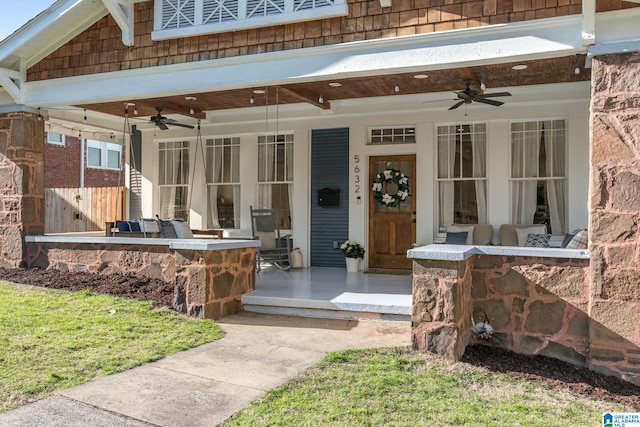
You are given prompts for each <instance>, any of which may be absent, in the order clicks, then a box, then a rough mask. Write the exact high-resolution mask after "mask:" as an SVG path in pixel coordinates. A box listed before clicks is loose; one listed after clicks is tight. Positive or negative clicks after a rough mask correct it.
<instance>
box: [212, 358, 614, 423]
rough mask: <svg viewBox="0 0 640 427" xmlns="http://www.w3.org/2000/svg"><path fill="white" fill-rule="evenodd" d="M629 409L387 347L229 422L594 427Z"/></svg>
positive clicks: (299, 383)
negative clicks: (611, 414) (604, 415)
mask: <svg viewBox="0 0 640 427" xmlns="http://www.w3.org/2000/svg"><path fill="white" fill-rule="evenodd" d="M623 409H624V408H621V407H619V406H616V405H612V404H608V403H603V402H598V401H594V400H588V399H581V398H576V397H575V396H573V395H569V394H568V393H564V392H561V391H558V390H550V389H549V388H547V387H545V386H543V385H537V384H532V383H529V382H527V381H525V380H515V379H513V378H509V377H506V376H504V375H499V374H495V373H492V372H490V371H488V370H485V369H482V368H477V367H474V366H470V365H466V364H462V363H452V362H447V361H444V360H442V359H438V358H436V357H433V356H428V355H423V354H417V353H415V352H411V351H410V350H409V349H406V348H387V349H379V350H376V349H369V350H348V351H342V352H336V353H330V354H329V355H327V356H326V357H325V358H324V359H323V361H322V362H320V363H319V364H317V365H316V366H314V367H312V368H310V369H308V370H306V371H304V372H302V373H301V374H300V375H298V376H297V377H295V378H294V379H292V380H290V381H289V382H287V383H285V384H284V385H282V386H280V387H279V388H277V389H274V390H271V391H269V392H267V394H266V395H265V397H264V398H263V399H261V400H259V401H256V402H254V403H252V404H251V405H250V406H249V407H247V408H246V409H245V410H243V411H241V412H239V413H237V414H236V415H234V416H233V417H232V418H231V419H230V420H228V421H227V422H226V423H225V424H224V426H225V427H230V426H267V425H268V426H294V425H295V426H427V425H443V426H459V425H465V426H503V425H508V426H545V427H548V426H593V425H601V416H602V412H604V411H623Z"/></svg>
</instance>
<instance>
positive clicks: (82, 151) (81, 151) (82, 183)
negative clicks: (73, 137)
mask: <svg viewBox="0 0 640 427" xmlns="http://www.w3.org/2000/svg"><path fill="white" fill-rule="evenodd" d="M80 188H84V138H83V137H82V134H80Z"/></svg>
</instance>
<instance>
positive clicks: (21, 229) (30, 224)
mask: <svg viewBox="0 0 640 427" xmlns="http://www.w3.org/2000/svg"><path fill="white" fill-rule="evenodd" d="M28 234H31V235H37V234H44V121H42V120H38V118H37V116H36V115H33V114H30V113H8V114H0V267H7V268H13V267H18V266H20V265H23V260H24V255H25V246H24V236H26V235H28Z"/></svg>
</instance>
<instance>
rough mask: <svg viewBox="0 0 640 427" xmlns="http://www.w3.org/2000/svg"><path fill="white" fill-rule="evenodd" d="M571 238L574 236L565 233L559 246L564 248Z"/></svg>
mask: <svg viewBox="0 0 640 427" xmlns="http://www.w3.org/2000/svg"><path fill="white" fill-rule="evenodd" d="M573 236H575V234H571V233H567V234H565V235H564V239H563V240H562V244H561V245H560V247H561V248H566V247H567V245H568V244H569V242H570V241H571V239H573Z"/></svg>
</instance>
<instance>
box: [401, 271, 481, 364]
mask: <svg viewBox="0 0 640 427" xmlns="http://www.w3.org/2000/svg"><path fill="white" fill-rule="evenodd" d="M470 262H471V260H465V261H431V260H423V259H414V260H413V292H412V293H413V313H412V315H411V338H412V341H413V347H414V348H415V349H416V350H419V351H422V352H431V353H435V354H438V355H440V356H443V357H446V358H449V359H453V360H460V358H461V357H462V355H463V354H464V350H465V348H466V347H467V344H468V343H469V333H470V330H471V329H470V328H471V314H472V310H473V304H472V301H471V270H470V267H469V266H470Z"/></svg>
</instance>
